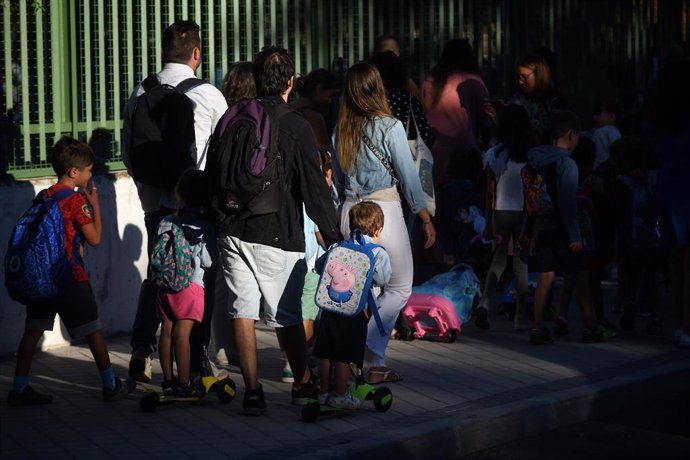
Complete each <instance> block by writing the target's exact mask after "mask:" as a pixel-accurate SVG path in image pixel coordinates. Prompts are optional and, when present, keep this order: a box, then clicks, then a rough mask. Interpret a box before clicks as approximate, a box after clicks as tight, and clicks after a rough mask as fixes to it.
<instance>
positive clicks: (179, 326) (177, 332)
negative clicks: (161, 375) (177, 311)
mask: <svg viewBox="0 0 690 460" xmlns="http://www.w3.org/2000/svg"><path fill="white" fill-rule="evenodd" d="M192 326H194V320H191V319H178V320H176V321H175V322H174V323H173V325H172V330H173V333H172V335H173V340H174V341H175V345H174V351H175V362H176V364H177V377H178V378H179V380H180V386H188V385H189V362H190V348H191V347H190V345H189V335H190V334H191V332H192Z"/></svg>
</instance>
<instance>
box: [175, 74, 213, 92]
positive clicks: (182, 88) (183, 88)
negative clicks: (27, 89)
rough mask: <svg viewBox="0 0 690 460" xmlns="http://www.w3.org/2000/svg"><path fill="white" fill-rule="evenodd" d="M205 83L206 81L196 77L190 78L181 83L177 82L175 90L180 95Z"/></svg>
mask: <svg viewBox="0 0 690 460" xmlns="http://www.w3.org/2000/svg"><path fill="white" fill-rule="evenodd" d="M206 83H208V82H207V81H206V80H202V79H200V78H196V77H190V78H187V79H186V80H182V81H181V82H179V83H178V84H177V86H176V87H175V88H177V90H178V91H179V92H181V93H186V92H187V91H191V90H192V89H194V88H196V87H197V86H201V85H203V84H206Z"/></svg>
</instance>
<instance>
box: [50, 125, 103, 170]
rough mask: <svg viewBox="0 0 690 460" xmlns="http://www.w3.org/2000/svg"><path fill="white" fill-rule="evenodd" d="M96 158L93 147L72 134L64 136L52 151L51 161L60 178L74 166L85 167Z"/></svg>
mask: <svg viewBox="0 0 690 460" xmlns="http://www.w3.org/2000/svg"><path fill="white" fill-rule="evenodd" d="M95 159H96V156H95V155H94V153H93V150H91V147H89V146H88V145H87V144H85V143H84V142H81V141H78V140H77V139H74V138H72V137H70V136H62V137H61V138H60V140H58V141H57V142H56V143H55V145H54V146H53V148H52V149H51V152H50V163H51V164H52V165H53V171H55V174H56V175H57V177H58V179H59V178H61V177H62V176H64V175H65V174H67V173H68V172H69V170H70V169H72V168H78V169H83V168H86V167H87V166H90V165H92V164H93V163H94V161H95Z"/></svg>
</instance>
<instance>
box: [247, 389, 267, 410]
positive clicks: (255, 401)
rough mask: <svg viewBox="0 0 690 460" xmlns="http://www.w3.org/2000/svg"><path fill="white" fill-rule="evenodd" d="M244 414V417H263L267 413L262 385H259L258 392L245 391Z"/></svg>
mask: <svg viewBox="0 0 690 460" xmlns="http://www.w3.org/2000/svg"><path fill="white" fill-rule="evenodd" d="M242 412H243V413H244V415H262V414H263V413H264V412H266V401H265V400H264V388H263V386H262V385H259V388H257V389H256V390H245V391H244V400H243V401H242Z"/></svg>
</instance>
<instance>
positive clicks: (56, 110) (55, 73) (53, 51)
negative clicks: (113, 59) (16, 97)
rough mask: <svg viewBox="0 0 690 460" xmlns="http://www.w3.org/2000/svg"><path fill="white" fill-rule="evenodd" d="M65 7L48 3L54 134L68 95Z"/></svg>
mask: <svg viewBox="0 0 690 460" xmlns="http://www.w3.org/2000/svg"><path fill="white" fill-rule="evenodd" d="M65 6H66V5H65V4H64V3H60V2H51V3H50V17H51V21H50V35H51V37H53V38H54V39H53V40H51V41H50V55H51V60H52V63H53V65H52V68H51V75H50V78H51V80H52V82H53V85H52V91H51V97H52V100H53V124H54V126H55V134H57V133H60V132H62V123H63V121H64V118H65V115H64V110H65V108H66V107H65V105H63V104H64V103H66V98H65V95H66V94H68V93H67V90H68V88H65V87H64V86H65V85H66V83H67V82H68V81H69V79H68V78H67V75H68V73H67V70H66V66H67V62H65V59H64V56H67V55H68V52H67V51H68V50H66V49H65V46H66V43H67V37H65V35H64V31H65V30H67V29H66V28H63V27H64V25H65V24H63V21H64V19H65V17H66V15H65V14H63V8H65ZM61 57H62V58H61ZM6 62H9V61H6ZM8 93H9V94H12V91H11V90H9V91H8Z"/></svg>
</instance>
